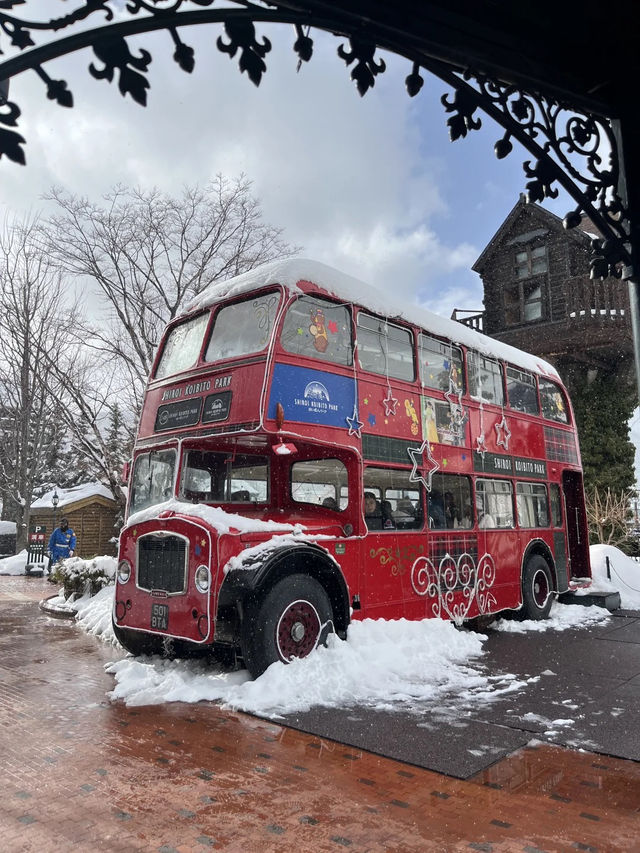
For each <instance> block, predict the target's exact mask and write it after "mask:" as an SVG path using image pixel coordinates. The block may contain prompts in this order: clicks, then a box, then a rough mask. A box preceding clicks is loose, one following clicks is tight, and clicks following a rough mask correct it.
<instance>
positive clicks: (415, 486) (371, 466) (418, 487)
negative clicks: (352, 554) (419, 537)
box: [361, 463, 425, 534]
mask: <svg viewBox="0 0 640 853" xmlns="http://www.w3.org/2000/svg"><path fill="white" fill-rule="evenodd" d="M369 471H386V472H388V473H389V474H396V475H398V474H401V475H403V476H404V477H406V487H404V486H398V485H392V486H389V487H387V486H386V485H384V484H383V486H380V485H377V484H376V485H368V484H367V473H368V472H369ZM410 476H411V470H410V469H409V468H393V467H390V466H387V465H376V464H375V463H367V464H365V465H364V467H363V471H362V504H361V506H362V514H363V516H364V519H365V525H366V527H367V531H368V533H375V534H377V533H398V532H407V533H415V532H416V531H421V530H424V527H425V518H424V493H425V489H424V486H423V485H422V483H419V482H413V481H410V480H409V477H410ZM403 489H404V490H406V491H412V492H417V495H418V497H417V502H416V504H415V506H414V508H415V524H413V525H411V526H405V524H404V522H402V526H401V527H399V526H398V524H399V523H400V519H399V518H398V517H397V516H396V517H394V512H397V511H398V510H397V504H396V510H395V511H394V510H392V511H391V512H392V521H393V522H394V523H393V526H392V527H384V515H383V512H382V503H383V502H384V501H387V502H389V503H390V502H391V500H396V501H397V500H399V499H398V498H391V499H390V498H387V497H386V495H387V492H388V491H402V490H403ZM366 492H375V493H377V492H380V495H379V498H378V500H379V503H380V506H381V512H380V520H381V523H382V525H383V526H382V527H380V528H375V527H374V528H370V527H369V526H368V525H367V521H366V518H367V517H366V510H365V499H364V495H365V493H366ZM408 500H411V498H408Z"/></svg>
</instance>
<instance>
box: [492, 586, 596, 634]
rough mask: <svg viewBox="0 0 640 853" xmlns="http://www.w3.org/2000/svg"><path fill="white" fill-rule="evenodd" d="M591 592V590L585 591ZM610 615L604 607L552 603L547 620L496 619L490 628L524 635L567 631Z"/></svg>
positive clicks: (592, 623)
mask: <svg viewBox="0 0 640 853" xmlns="http://www.w3.org/2000/svg"><path fill="white" fill-rule="evenodd" d="M587 592H591V588H589V589H588V590H587ZM610 615H611V614H610V613H609V611H608V610H605V609H604V607H582V606H580V605H579V604H558V603H557V602H554V603H553V605H552V606H551V613H550V614H549V618H548V619H541V620H536V619H525V620H523V621H522V622H519V621H518V620H517V619H498V620H496V621H495V622H494V623H493V625H492V626H491V627H492V629H493V630H495V631H504V632H505V633H511V634H525V633H527V632H529V631H549V630H552V631H567V630H569V629H570V628H584V627H586V626H588V625H596V624H598V623H599V622H606V621H607V619H609V618H610Z"/></svg>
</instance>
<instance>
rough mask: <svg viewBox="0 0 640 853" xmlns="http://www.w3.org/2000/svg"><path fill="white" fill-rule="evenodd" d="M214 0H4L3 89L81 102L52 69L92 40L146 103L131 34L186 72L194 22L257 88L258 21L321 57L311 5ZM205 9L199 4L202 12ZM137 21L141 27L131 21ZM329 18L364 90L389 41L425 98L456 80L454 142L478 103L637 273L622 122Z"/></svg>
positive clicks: (610, 269) (472, 126)
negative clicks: (49, 39)
mask: <svg viewBox="0 0 640 853" xmlns="http://www.w3.org/2000/svg"><path fill="white" fill-rule="evenodd" d="M214 3H215V0H126V2H125V3H123V4H119V9H120V14H119V16H118V20H117V21H116V22H114V23H112V22H113V21H114V17H115V16H114V11H113V4H112V0H69V5H75V6H76V8H75V9H73V10H72V11H70V12H69V13H68V14H66V15H62V16H61V17H58V18H55V19H50V20H47V19H44V20H41V21H33V20H24V19H21V18H20V17H19V16H18V14H16V12H15V11H14V10H16V9H18V7H20V6H22V5H23V4H22V3H21V2H20V0H0V38H2V39H3V40H4V43H3V45H2V47H5V48H6V45H7V43H8V44H10V45H11V47H12V48H13V49H14V53H15V54H17V56H18V58H16V57H15V56H13V57H11V58H9V59H6V60H4V57H3V61H2V62H0V91H1V90H3V89H6V81H7V80H8V79H10V78H11V77H12V76H14V75H15V74H18V73H21V72H23V71H25V70H27V69H32V70H36V72H37V73H38V74H39V76H40V77H41V79H42V80H43V81H44V82H45V85H46V87H47V96H48V97H49V98H51V99H52V100H55V101H56V102H57V103H58V104H60V105H61V106H71V105H72V104H73V98H72V95H71V92H70V91H69V90H68V88H67V84H66V82H65V81H64V80H52V79H51V78H50V77H48V75H46V73H45V72H44V71H43V64H44V63H46V62H48V61H49V60H51V59H53V58H55V57H57V56H63V55H65V54H67V53H71V52H73V51H75V50H79V49H82V48H85V47H87V46H92V47H93V49H94V51H95V53H96V56H97V57H98V58H99V59H101V60H102V62H104V68H102V69H100V70H98V69H97V68H96V67H95V66H93V65H92V66H90V70H91V73H92V74H93V76H94V77H96V78H98V79H108V80H110V81H112V80H113V79H114V75H115V70H116V69H118V72H119V73H118V85H119V89H120V91H121V93H122V94H123V95H131V97H132V98H133V99H134V100H135V101H137V102H138V103H140V104H145V103H146V97H147V89H148V88H149V85H150V84H149V81H148V79H147V77H146V76H145V72H146V70H147V67H148V65H149V63H150V61H151V56H150V54H149V53H148V52H147V51H145V50H141V51H140V54H139V56H138V57H135V56H134V55H133V54H131V53H130V52H129V49H128V47H127V46H126V41H125V39H126V38H127V37H128V36H130V35H133V34H137V33H146V32H151V31H154V30H166V31H167V32H168V33H169V34H170V35H171V37H172V38H173V41H174V44H175V52H174V54H173V58H174V60H175V61H176V63H177V64H178V65H179V66H180V68H182V69H183V70H184V71H186V72H191V71H192V70H193V68H194V65H195V56H194V51H193V49H192V48H191V47H189V46H188V45H186V44H185V43H184V42H182V41H181V40H180V39H179V37H178V36H177V31H178V29H179V28H180V27H181V26H183V25H186V24H193V23H207V22H214V21H215V22H216V23H220V22H223V23H224V27H225V31H226V37H227V41H225V40H224V39H222V38H219V39H218V41H217V45H218V47H219V49H220V50H222V51H223V52H225V53H227V54H229V55H230V56H232V57H233V56H235V54H236V53H237V52H238V51H240V62H239V66H240V70H241V71H242V72H246V73H247V75H248V76H249V78H250V79H251V80H252V81H253V83H254V84H255V85H259V83H260V81H261V79H262V75H263V74H264V73H265V71H266V63H265V61H264V57H265V55H266V54H267V53H268V52H269V51H270V49H271V43H270V42H269V40H268V39H266V38H264V39H263V40H262V41H259V40H256V36H255V28H254V25H255V22H256V21H261V22H263V23H264V22H271V23H278V22H281V23H288V24H293V25H294V26H295V28H296V36H297V37H296V41H295V43H294V46H293V49H294V51H295V53H296V54H297V57H298V68H300V64H301V62H308V61H309V59H310V58H311V56H312V53H313V41H312V39H311V38H310V36H309V28H310V26H311V25H312V24H313V23H314V17H313V15H312V14H311V13H310V12H309V10H304V9H298V10H297V11H292V9H291V7H290V4H287V6H286V7H281V6H279V5H278V3H276V2H273V3H269V4H262V3H260V4H257V3H252V2H251V0H230V2H229V3H228V4H227V5H226V6H225V7H224V8H221V7H218V6H216V8H215V10H214V8H213V7H214ZM32 5H34V7H35V4H32ZM325 5H329V4H325ZM266 6H268V7H269V8H265V7H266ZM194 7H195V8H196V9H197V10H199V11H193V10H194ZM96 17H100V18H102V19H103V20H104V21H107V22H109V25H108V26H106V25H105V26H104V27H103V30H102V32H100V31H98V30H93V31H91V30H87V29H86V28H85V29H84V30H83V31H82V32H74V33H73V35H66V33H65V36H64V37H63V38H61V39H59V42H53V43H51V44H48V45H38V46H34V45H35V41H34V40H35V39H36V36H37V35H38V34H41V33H47V34H52V33H57V32H61V31H69V30H72V29H73V27H74V25H75V24H78V23H82V22H88V21H90V20H91V21H93V20H95V19H96ZM134 19H135V26H132V24H134ZM319 25H320V26H322V27H323V28H324V29H325V30H327V31H330V32H336V31H338V32H340V33H342V34H343V35H344V36H345V37H346V38H348V39H349V49H347V48H346V47H345V46H344V45H343V44H341V45H340V46H339V48H338V55H339V56H340V58H341V59H343V60H344V62H345V64H346V65H347V66H351V65H352V64H353V68H352V70H351V79H352V80H353V81H354V82H355V83H356V86H357V89H358V92H359V93H360V95H364V94H366V92H368V91H369V90H370V89H371V88H372V87H373V86H374V84H375V78H376V76H377V75H378V74H380V73H383V72H384V71H385V70H386V65H385V63H384V60H382V59H381V60H380V61H376V59H375V53H376V50H377V47H378V44H380V45H383V46H385V47H387V48H389V49H392V50H395V51H396V52H397V53H399V54H400V55H406V56H407V58H409V60H410V61H411V63H412V71H411V73H410V74H409V75H408V76H407V78H406V79H405V85H406V87H407V92H408V93H409V95H410V96H412V97H413V96H415V95H417V94H418V92H419V91H420V90H421V88H422V86H423V83H424V81H423V78H422V75H421V71H422V70H423V69H424V70H427V71H429V72H431V73H432V74H434V75H435V76H436V77H438V78H439V79H440V80H443V81H444V82H445V83H447V84H448V85H450V86H451V87H452V89H453V91H454V92H455V96H454V98H453V100H450V99H449V98H448V97H447V96H445V97H444V98H443V103H444V105H445V108H446V110H447V112H449V113H451V115H450V117H449V119H448V125H449V131H450V135H451V138H452V140H455V139H460V138H464V137H465V136H467V135H468V133H469V132H470V131H471V130H477V129H478V128H479V127H480V126H481V120H480V118H478V117H477V115H476V112H477V111H478V110H480V111H482V112H483V113H485V114H488V115H490V116H491V117H492V118H494V119H495V121H496V122H497V123H498V124H499V125H500V126H501V127H502V128H504V129H505V132H504V135H503V136H502V138H501V139H499V140H498V141H497V142H496V144H495V149H494V150H495V153H496V156H497V157H499V158H503V157H506V156H508V155H509V154H510V153H511V151H512V150H513V145H512V140H513V139H517V140H518V141H519V142H520V143H521V144H522V145H523V147H524V148H525V149H526V150H527V151H529V152H530V153H531V154H532V157H533V159H532V160H529V161H527V162H526V163H524V169H525V174H526V178H527V183H526V189H527V194H528V198H529V199H530V200H531V201H543V200H544V199H545V198H553V197H555V195H556V194H557V188H556V187H557V185H558V184H560V185H561V186H563V187H564V189H565V190H566V191H567V192H568V193H569V195H570V196H571V197H572V198H573V199H574V200H575V201H576V207H575V209H574V210H572V211H570V212H569V213H567V215H566V217H565V220H564V224H565V227H567V228H572V227H575V226H576V225H579V224H580V220H581V216H582V214H584V215H586V216H587V217H588V218H589V219H591V221H592V222H593V223H594V225H595V226H596V227H597V228H599V230H600V231H601V233H602V234H603V235H604V238H603V239H598V240H596V241H594V244H593V251H594V255H593V259H592V276H593V277H605V276H608V275H619V274H620V272H621V270H620V267H621V265H625V266H626V268H627V269H626V270H625V275H628V274H630V270H631V247H630V244H629V229H630V223H629V210H628V208H627V207H626V206H625V205H624V204H623V202H622V200H621V198H620V196H619V194H618V179H619V177H620V176H619V171H620V166H619V157H618V148H617V144H616V141H615V139H614V137H613V133H612V129H611V126H610V124H609V123H608V122H607V121H606V120H605V119H600V118H598V117H595V116H589V115H581V114H579V113H578V111H576V110H573V111H570V110H568V109H567V108H566V106H564V105H562V104H559V103H557V102H556V101H553V100H551V99H549V100H544V99H543V98H541V97H538V96H535V95H533V94H531V93H529V92H526V91H524V90H520V89H518V88H517V87H514V86H511V85H507V84H504V83H501V82H496V81H493V80H491V79H489V78H488V77H486V76H483V75H482V74H479V73H475V72H474V73H473V74H472V73H470V72H469V73H466V74H464V75H462V74H460V73H458V72H457V71H454V70H453V68H452V67H451V66H450V65H447V64H446V63H445V62H441V61H439V60H436V59H432V58H430V57H427V56H425V55H418V56H417V55H416V54H415V53H414V52H413V51H410V50H409V48H408V47H407V50H406V53H405V51H403V46H402V44H401V43H400V45H398V43H395V44H393V45H392V46H390V45H389V44H388V43H387V42H386V40H385V36H384V34H381V33H380V32H379V31H376V30H375V24H371V23H370V24H369V25H368V29H367V32H366V35H365V34H364V33H363V31H362V30H361V29H360V30H359V31H358V32H350V31H349V28H348V26H345V20H344V17H343V15H342V14H341V12H340V10H339V4H336V11H335V13H330V12H328V13H327V15H325V17H324V18H323V19H322V22H321V23H319ZM303 27H304V28H305V29H306V32H305V30H304V29H303ZM91 33H95V35H90V34H91ZM0 53H2V51H0ZM354 63H355V64H354ZM5 100H6V92H5ZM0 103H2V97H1V95H0ZM5 106H6V105H5ZM19 115H20V110H19V109H18V108H17V106H16V105H15V104H9V105H8V112H7V111H6V110H5V112H4V114H1V113H0V124H4V125H9V126H15V124H16V120H17V118H18V116H19ZM24 142H25V140H24V139H23V137H21V136H20V135H19V134H18V133H15V132H14V131H9V130H2V131H1V132H0V156H2V154H5V155H6V156H7V157H8V158H9V159H12V160H14V161H15V162H19V163H24V162H25V157H24V153H23V151H22V149H21V146H22V145H23V144H24ZM606 147H608V148H609V150H610V152H611V155H610V157H609V158H608V159H607V162H606V163H605V162H604V161H603V159H602V157H603V155H602V153H601V152H602V150H603V148H606Z"/></svg>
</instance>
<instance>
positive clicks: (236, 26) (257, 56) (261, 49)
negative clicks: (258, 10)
mask: <svg viewBox="0 0 640 853" xmlns="http://www.w3.org/2000/svg"><path fill="white" fill-rule="evenodd" d="M224 30H225V32H226V34H227V36H228V38H229V43H228V44H226V43H225V42H224V41H223V39H222V37H221V36H219V37H218V40H217V42H216V44H217V45H218V49H219V50H221V51H222V52H223V53H228V54H229V56H231V57H234V56H235V55H236V52H237V50H238V48H240V61H239V63H238V65H239V66H240V71H241V72H244V71H246V72H247V75H248V77H249V79H250V80H251V82H252V83H255V85H256V86H259V85H260V81H261V80H262V75H263V74H264V73H265V71H266V70H267V65H266V63H265V61H264V59H263V57H264V56H265V55H266V54H267V53H269V51H270V50H271V42H270V41H269V39H268V38H266V37H265V38H263V39H262V44H260V43H259V42H258V41H257V40H256V28H255V27H254V25H253V23H252V22H251V21H248V20H244V19H238V20H229V21H225V25H224Z"/></svg>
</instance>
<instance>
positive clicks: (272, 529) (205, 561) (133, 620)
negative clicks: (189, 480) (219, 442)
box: [113, 499, 297, 654]
mask: <svg viewBox="0 0 640 853" xmlns="http://www.w3.org/2000/svg"><path fill="white" fill-rule="evenodd" d="M296 531H297V528H296V527H294V525H291V524H283V523H279V522H274V521H264V520H261V519H256V518H250V517H247V516H242V515H239V514H236V513H231V512H227V511H225V510H223V509H221V508H220V507H213V506H207V505H205V504H191V503H186V502H183V501H178V500H175V499H171V500H168V501H165V502H163V503H160V504H157V505H155V506H153V507H150V508H148V509H145V510H142V511H140V512H137V513H135V514H133V515H131V516H130V517H129V519H128V522H127V525H126V527H125V528H124V529H123V531H122V533H121V535H120V550H119V561H118V574H117V581H116V594H115V598H114V611H113V623H114V630H115V633H116V636H117V638H118V639H119V641H120V642H121V643H122V645H123V646H124V647H125V648H126V649H127V650H128V651H130V652H132V653H133V654H158V653H162V652H163V651H164V650H165V649H166V646H165V645H164V642H165V640H166V639H168V638H170V639H171V640H183V641H187V642H188V643H191V644H197V645H198V646H204V645H210V644H211V643H213V641H214V635H215V615H216V607H217V599H218V592H219V588H220V584H221V583H222V581H223V579H224V572H223V568H224V567H225V566H226V565H227V564H228V563H229V562H230V561H231V560H232V559H234V558H237V556H238V555H239V554H240V553H241V552H242V551H243V549H245V548H246V543H245V542H244V541H243V540H244V539H245V537H246V535H247V534H251V538H252V539H254V537H257V538H258V539H262V540H263V541H268V540H270V539H272V538H273V537H276V538H277V537H279V536H283V535H291V534H292V533H294V532H296Z"/></svg>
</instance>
